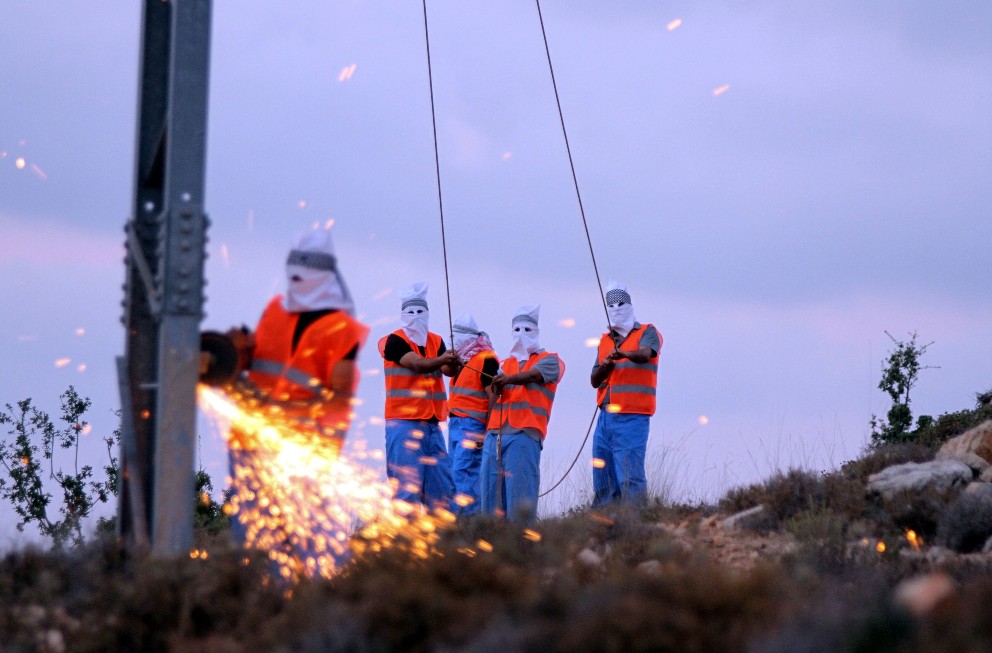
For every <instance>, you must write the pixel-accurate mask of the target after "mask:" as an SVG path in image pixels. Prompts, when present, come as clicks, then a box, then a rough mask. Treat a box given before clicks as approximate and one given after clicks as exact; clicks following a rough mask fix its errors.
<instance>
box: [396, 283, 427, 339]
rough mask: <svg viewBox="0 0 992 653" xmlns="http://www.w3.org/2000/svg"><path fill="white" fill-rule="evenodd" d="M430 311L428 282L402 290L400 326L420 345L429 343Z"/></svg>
mask: <svg viewBox="0 0 992 653" xmlns="http://www.w3.org/2000/svg"><path fill="white" fill-rule="evenodd" d="M429 321H430V311H429V310H428V308H427V283H426V282H424V281H421V282H419V283H415V284H413V285H412V286H409V287H408V288H404V289H403V290H401V291H400V326H402V327H403V332H404V333H406V335H407V337H408V338H409V339H410V340H412V341H413V342H414V344H416V345H417V346H418V347H423V346H424V345H426V344H427V325H428V323H429Z"/></svg>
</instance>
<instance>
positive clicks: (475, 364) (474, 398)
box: [448, 350, 499, 422]
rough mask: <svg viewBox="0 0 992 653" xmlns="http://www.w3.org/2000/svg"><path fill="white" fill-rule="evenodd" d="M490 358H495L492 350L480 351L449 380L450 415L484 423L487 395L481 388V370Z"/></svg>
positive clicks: (487, 405)
mask: <svg viewBox="0 0 992 653" xmlns="http://www.w3.org/2000/svg"><path fill="white" fill-rule="evenodd" d="M490 358H493V359H496V362H497V363H499V359H498V358H496V354H495V353H494V352H493V351H492V350H487V351H480V352H478V353H477V354H475V355H474V356H472V358H470V359H468V363H466V364H465V366H464V367H462V370H461V372H459V373H458V376H456V377H455V378H453V379H452V380H451V402H450V405H449V406H448V410H449V411H451V414H452V415H457V416H459V417H471V418H472V419H476V420H479V421H480V422H485V421H486V415H487V414H488V413H489V395H487V394H486V390H485V388H483V387H482V368H483V366H484V365H485V364H486V361H487V360H488V359H490Z"/></svg>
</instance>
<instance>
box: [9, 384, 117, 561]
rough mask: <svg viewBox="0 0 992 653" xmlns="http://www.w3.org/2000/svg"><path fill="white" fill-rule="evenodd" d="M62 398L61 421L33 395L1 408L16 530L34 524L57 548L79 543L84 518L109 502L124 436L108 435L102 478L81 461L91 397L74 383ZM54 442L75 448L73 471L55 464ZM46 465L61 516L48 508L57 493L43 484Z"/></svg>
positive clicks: (113, 493)
mask: <svg viewBox="0 0 992 653" xmlns="http://www.w3.org/2000/svg"><path fill="white" fill-rule="evenodd" d="M60 399H61V402H62V415H61V418H60V422H61V426H56V424H55V423H54V422H52V420H51V419H50V418H49V416H48V414H47V413H45V412H43V411H41V410H39V409H38V408H36V407H35V406H33V405H32V403H31V399H25V400H23V401H19V402H17V407H16V409H15V408H14V407H13V406H11V405H10V404H5V408H6V410H3V411H0V424H2V425H4V426H6V427H7V432H6V433H5V434H3V435H2V436H0V437H2V439H0V466H2V468H3V471H4V472H5V473H6V475H5V476H0V498H2V499H4V500H6V501H8V502H10V503H11V504H12V505H13V507H14V511H15V512H16V513H17V516H18V517H19V518H20V521H19V522H18V524H17V530H19V531H23V530H24V527H25V526H26V525H28V524H31V523H34V524H36V525H37V526H38V529H39V530H40V531H41V533H42V535H45V536H46V537H50V538H51V539H52V544H53V546H54V547H55V548H56V549H61V548H62V547H64V546H65V544H66V543H67V542H68V543H71V544H72V545H73V546H77V545H79V544H81V543H82V541H83V521H84V520H85V519H86V518H87V517H89V516H90V513H91V512H92V510H93V508H94V507H95V506H96V504H97V503H106V502H107V501H108V500H109V499H110V497H111V496H116V494H117V478H118V475H119V466H118V462H117V458H116V457H114V455H113V452H114V449H115V447H116V445H117V444H118V442H119V441H120V430H116V431H114V433H113V436H111V437H106V438H104V440H103V442H104V444H105V445H106V447H107V458H108V463H107V465H106V466H104V468H103V471H104V478H103V480H98V479H96V478H94V476H93V467H92V466H90V465H84V466H83V467H80V466H79V440H80V436H81V435H82V434H83V432H84V430H85V429H86V427H87V422H86V421H85V420H84V419H83V415H84V414H85V413H86V411H87V410H88V409H89V408H90V406H91V402H90V400H89V398H88V397H87V398H83V397H80V396H79V394H78V393H77V392H76V389H75V388H73V387H72V386H69V388H68V390H66V391H65V392H63V393H62V394H61V395H60ZM56 447H57V448H59V449H72V450H73V451H74V459H73V465H72V470H73V471H72V472H71V473H69V472H65V471H63V470H62V469H61V468H58V469H56V466H55V452H56ZM46 466H47V467H48V471H47V477H48V480H54V481H55V485H56V486H57V487H58V492H59V494H60V495H61V496H60V497H59V501H58V504H57V505H58V506H59V508H58V514H59V516H58V517H56V516H53V515H52V514H51V513H50V511H49V508H51V507H52V502H53V496H52V494H51V493H50V492H48V491H47V489H46V487H45V481H46V478H45V476H46V472H45V470H44V467H46Z"/></svg>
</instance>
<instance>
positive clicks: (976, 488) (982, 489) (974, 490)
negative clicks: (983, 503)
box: [964, 481, 992, 502]
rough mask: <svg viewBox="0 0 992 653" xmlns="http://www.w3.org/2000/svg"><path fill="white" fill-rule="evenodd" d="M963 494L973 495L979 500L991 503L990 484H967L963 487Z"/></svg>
mask: <svg viewBox="0 0 992 653" xmlns="http://www.w3.org/2000/svg"><path fill="white" fill-rule="evenodd" d="M964 492H965V494H973V495H975V496H977V497H979V498H982V499H987V500H988V501H990V502H992V483H985V482H982V481H973V482H971V483H968V486H967V487H965V489H964Z"/></svg>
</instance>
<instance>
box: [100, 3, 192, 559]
mask: <svg viewBox="0 0 992 653" xmlns="http://www.w3.org/2000/svg"><path fill="white" fill-rule="evenodd" d="M210 6H211V5H210V0H173V1H172V2H162V1H161V0H145V6H144V16H143V25H144V36H143V40H142V71H141V91H140V99H139V124H138V136H137V148H136V149H137V154H136V162H135V196H134V197H135V199H134V214H133V215H134V217H133V218H132V219H131V220H130V221H129V223H128V226H127V229H126V231H127V250H128V257H127V265H128V276H127V285H126V299H125V317H124V322H125V325H126V327H127V354H126V356H125V363H124V365H123V366H122V367H123V368H124V369H125V370H126V374H127V377H128V378H127V381H126V383H125V382H123V381H122V384H121V385H122V388H123V389H124V393H125V394H127V395H129V396H130V400H131V401H130V403H131V406H130V410H129V411H128V410H125V411H124V415H125V420H130V422H131V424H125V428H124V435H125V437H127V438H133V440H129V441H128V442H126V443H125V444H126V445H127V446H125V447H123V448H122V460H123V462H124V475H123V485H124V492H123V494H122V510H121V511H120V519H121V530H122V533H123V535H124V536H125V537H126V538H128V539H129V540H130V541H131V542H132V543H140V542H141V541H142V540H143V539H146V538H143V537H141V535H137V534H136V533H135V529H136V528H139V527H140V524H141V522H142V521H144V523H145V524H147V526H146V528H148V529H149V530H150V532H149V533H146V534H144V535H146V537H147V540H148V541H150V543H151V548H152V552H153V553H158V554H171V553H179V552H182V551H185V550H187V549H188V548H189V547H190V546H191V545H192V539H193V523H192V505H193V464H194V451H195V445H196V383H197V378H198V371H199V369H198V368H199V365H198V363H199V324H200V320H201V319H202V316H203V285H204V281H203V263H204V259H205V256H206V255H205V246H206V228H207V224H208V221H207V218H206V216H205V215H204V213H203V190H204V168H205V156H206V124H207V88H208V84H207V77H208V75H207V71H208V67H209V40H210V38H209V37H210V12H211V9H210ZM136 482H137V483H140V485H141V487H140V488H135V489H133V490H132V489H131V488H130V486H131V485H133V484H134V483H136ZM139 489H140V491H138V490H139ZM139 497H140V501H141V503H142V504H143V505H142V508H143V510H142V512H143V513H144V516H145V519H144V520H142V519H135V518H134V515H135V514H136V513H135V510H136V509H137V508H138V507H137V506H135V505H132V504H133V503H134V502H135V501H137V500H139Z"/></svg>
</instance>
